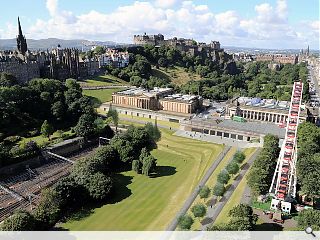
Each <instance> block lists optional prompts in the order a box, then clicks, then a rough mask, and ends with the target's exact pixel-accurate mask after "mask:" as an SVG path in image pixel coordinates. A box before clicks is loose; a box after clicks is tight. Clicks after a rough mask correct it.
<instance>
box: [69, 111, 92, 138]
mask: <svg viewBox="0 0 320 240" xmlns="http://www.w3.org/2000/svg"><path fill="white" fill-rule="evenodd" d="M94 121H95V116H94V115H92V114H86V113H85V114H83V115H81V117H80V118H79V121H78V123H77V125H76V126H75V127H74V131H75V133H76V134H77V136H80V137H88V136H90V135H92V134H93V133H94V132H95V124H94Z"/></svg>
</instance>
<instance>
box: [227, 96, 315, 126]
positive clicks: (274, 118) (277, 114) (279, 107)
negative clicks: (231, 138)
mask: <svg viewBox="0 0 320 240" xmlns="http://www.w3.org/2000/svg"><path fill="white" fill-rule="evenodd" d="M289 107H290V102H287V101H277V100H274V99H260V98H249V97H240V98H237V99H234V100H233V101H232V102H231V103H229V104H228V106H227V110H226V112H227V114H228V115H229V116H230V117H231V118H232V117H233V116H241V117H243V118H245V119H246V120H248V121H258V122H272V123H276V124H283V123H286V121H287V118H288V113H289ZM314 116H317V113H313V111H312V109H309V108H308V107H307V106H306V105H302V107H301V110H300V121H301V122H303V121H305V120H307V119H308V120H309V121H312V122H315V121H316V118H315V117H314Z"/></svg>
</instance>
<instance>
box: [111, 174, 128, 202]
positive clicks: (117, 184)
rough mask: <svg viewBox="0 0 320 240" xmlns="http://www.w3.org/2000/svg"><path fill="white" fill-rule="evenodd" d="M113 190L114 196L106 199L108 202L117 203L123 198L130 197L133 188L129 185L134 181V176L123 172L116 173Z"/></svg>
mask: <svg viewBox="0 0 320 240" xmlns="http://www.w3.org/2000/svg"><path fill="white" fill-rule="evenodd" d="M113 179H114V180H113V181H114V184H113V186H114V187H113V189H114V190H113V192H112V196H111V197H110V198H109V199H108V200H107V201H106V204H115V203H118V202H121V201H122V200H124V199H126V198H128V197H130V195H131V194H132V192H131V190H130V189H129V188H128V185H129V184H130V183H132V179H133V177H131V176H124V175H122V174H121V173H119V174H115V175H114V177H113Z"/></svg>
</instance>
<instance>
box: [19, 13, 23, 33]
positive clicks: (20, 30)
mask: <svg viewBox="0 0 320 240" xmlns="http://www.w3.org/2000/svg"><path fill="white" fill-rule="evenodd" d="M18 28H19V34H18V36H23V35H22V29H21V24H20V19H19V17H18Z"/></svg>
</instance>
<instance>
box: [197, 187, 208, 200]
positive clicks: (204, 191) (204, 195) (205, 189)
mask: <svg viewBox="0 0 320 240" xmlns="http://www.w3.org/2000/svg"><path fill="white" fill-rule="evenodd" d="M209 195H210V188H209V187H208V186H203V187H202V188H201V189H200V191H199V196H200V198H201V199H202V198H207V197H209Z"/></svg>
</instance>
